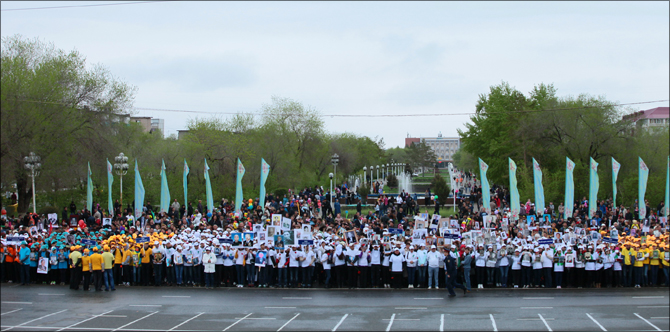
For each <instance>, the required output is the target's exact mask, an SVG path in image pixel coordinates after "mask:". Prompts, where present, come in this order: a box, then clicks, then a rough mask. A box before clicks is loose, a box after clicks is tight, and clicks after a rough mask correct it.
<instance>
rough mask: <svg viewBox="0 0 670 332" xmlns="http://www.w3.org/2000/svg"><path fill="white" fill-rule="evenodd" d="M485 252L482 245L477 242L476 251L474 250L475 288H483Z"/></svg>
mask: <svg viewBox="0 0 670 332" xmlns="http://www.w3.org/2000/svg"><path fill="white" fill-rule="evenodd" d="M485 254H486V252H485V251H484V245H482V244H479V245H478V246H477V251H476V252H475V268H476V269H477V270H476V271H477V288H484V282H485V280H486V257H485Z"/></svg>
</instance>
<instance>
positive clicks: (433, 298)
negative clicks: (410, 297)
mask: <svg viewBox="0 0 670 332" xmlns="http://www.w3.org/2000/svg"><path fill="white" fill-rule="evenodd" d="M414 299H415V300H444V298H443V297H415V298H414Z"/></svg>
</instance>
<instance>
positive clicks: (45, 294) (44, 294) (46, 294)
mask: <svg viewBox="0 0 670 332" xmlns="http://www.w3.org/2000/svg"><path fill="white" fill-rule="evenodd" d="M37 295H42V296H63V295H65V294H48V293H37Z"/></svg>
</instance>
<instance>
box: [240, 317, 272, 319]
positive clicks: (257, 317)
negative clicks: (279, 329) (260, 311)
mask: <svg viewBox="0 0 670 332" xmlns="http://www.w3.org/2000/svg"><path fill="white" fill-rule="evenodd" d="M238 318H239V317H235V319H238ZM275 319H277V318H274V317H255V318H254V317H251V318H247V320H275Z"/></svg>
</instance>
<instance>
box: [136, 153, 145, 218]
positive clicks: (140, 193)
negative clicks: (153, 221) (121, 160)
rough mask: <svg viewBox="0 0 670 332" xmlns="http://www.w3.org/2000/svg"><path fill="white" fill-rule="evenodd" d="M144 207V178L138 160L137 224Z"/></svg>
mask: <svg viewBox="0 0 670 332" xmlns="http://www.w3.org/2000/svg"><path fill="white" fill-rule="evenodd" d="M143 207H144V184H142V177H141V176H140V168H139V167H138V166H137V159H135V224H136V225H139V224H137V221H139V218H140V217H141V216H142V208H143Z"/></svg>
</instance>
